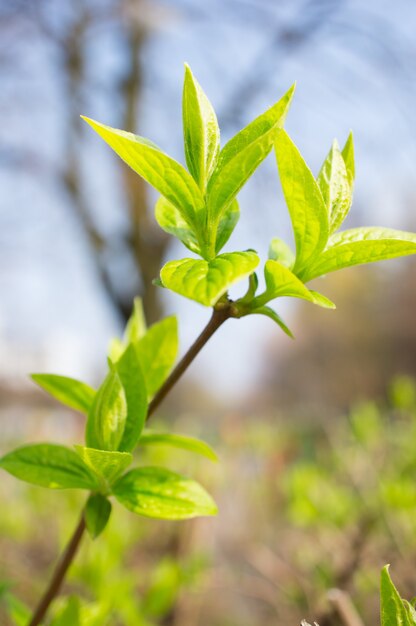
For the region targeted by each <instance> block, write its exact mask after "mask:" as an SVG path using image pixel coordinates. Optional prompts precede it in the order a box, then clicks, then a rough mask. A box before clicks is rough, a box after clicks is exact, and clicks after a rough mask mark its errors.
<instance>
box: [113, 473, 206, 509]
mask: <svg viewBox="0 0 416 626" xmlns="http://www.w3.org/2000/svg"><path fill="white" fill-rule="evenodd" d="M113 493H114V495H115V496H116V498H117V500H118V501H119V502H121V504H123V505H124V506H125V507H126V508H127V509H129V510H130V511H133V513H137V514H138V515H144V516H145V517H154V518H157V519H171V520H174V519H188V518H191V517H197V516H200V515H216V513H217V507H216V505H215V502H214V501H213V500H212V498H211V496H209V495H208V494H207V492H206V491H205V490H204V489H203V488H202V487H201V485H199V484H198V483H197V482H195V481H193V480H190V479H189V478H185V477H183V476H179V475H178V474H175V473H173V472H170V471H168V470H166V469H163V468H161V467H141V468H139V469H134V470H132V471H131V472H128V473H127V474H125V476H123V477H122V478H120V480H119V481H118V482H117V483H116V484H115V485H114V489H113Z"/></svg>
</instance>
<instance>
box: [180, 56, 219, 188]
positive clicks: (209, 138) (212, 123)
mask: <svg viewBox="0 0 416 626" xmlns="http://www.w3.org/2000/svg"><path fill="white" fill-rule="evenodd" d="M182 111H183V135H184V143H185V157H186V163H187V165H188V169H189V171H190V172H191V174H192V176H193V177H194V179H195V180H196V182H197V183H198V185H199V187H200V189H201V190H202V191H205V186H206V183H207V181H208V179H209V177H210V175H211V172H212V170H213V169H214V167H215V164H216V162H217V158H218V154H219V150H220V129H219V128H218V122H217V116H216V115H215V111H214V109H213V108H212V105H211V103H210V101H209V100H208V98H207V96H206V95H205V93H204V92H203V90H202V89H201V86H200V85H199V83H198V82H197V81H196V79H195V77H194V76H193V74H192V72H191V69H190V67H189V66H188V65H186V64H185V80H184V85H183V99H182Z"/></svg>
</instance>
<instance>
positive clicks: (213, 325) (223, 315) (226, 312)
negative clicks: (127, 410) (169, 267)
mask: <svg viewBox="0 0 416 626" xmlns="http://www.w3.org/2000/svg"><path fill="white" fill-rule="evenodd" d="M230 316H231V312H230V309H229V308H224V309H220V310H218V311H217V310H215V309H214V311H213V313H212V317H211V319H210V320H209V322H208V324H207V325H206V326H205V328H204V330H203V331H202V333H201V334H200V335H199V337H197V338H196V339H195V341H194V343H193V344H192V346H191V347H190V348H189V350H188V351H187V353H186V354H185V355H184V356H183V357H182V359H181V360H180V361H179V363H178V364H177V366H176V367H175V368H174V369H173V370H172V373H171V374H170V376H168V378H167V379H166V380H165V382H164V383H163V385H162V386H161V388H160V389H159V391H158V392H157V394H156V395H155V397H154V398H153V400H152V401H151V402H150V404H149V408H148V411H147V419H149V418H150V417H151V415H152V414H153V413H154V411H155V410H156V409H157V407H158V406H159V404H160V403H161V402H162V401H163V400H164V398H165V396H166V395H167V394H168V393H169V391H170V390H171V389H172V387H173V386H174V385H175V383H176V382H177V381H178V379H179V378H180V377H181V376H182V374H183V373H184V372H185V370H186V369H187V368H188V367H189V365H190V364H191V363H192V361H193V360H194V358H195V357H196V356H197V354H198V353H199V352H200V351H201V349H202V348H203V347H204V346H205V344H206V343H207V341H208V340H209V339H210V338H211V337H212V335H213V334H214V333H215V331H216V330H218V328H219V327H220V326H221V324H223V323H224V322H225V320H227V319H228V318H229V317H230Z"/></svg>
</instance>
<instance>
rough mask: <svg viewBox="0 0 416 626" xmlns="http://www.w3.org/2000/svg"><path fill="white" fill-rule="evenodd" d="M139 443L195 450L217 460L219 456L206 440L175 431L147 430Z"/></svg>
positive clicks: (212, 459)
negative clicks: (158, 431)
mask: <svg viewBox="0 0 416 626" xmlns="http://www.w3.org/2000/svg"><path fill="white" fill-rule="evenodd" d="M139 445H145V446H148V445H167V446H172V447H174V448H180V449H182V450H188V451H189V452H195V453H196V454H200V455H201V456H205V457H206V458H207V459H210V460H211V461H217V460H218V457H217V455H216V454H215V452H214V450H213V449H212V448H211V447H210V446H209V445H208V444H207V443H205V441H201V440H200V439H195V437H187V436H185V435H176V434H174V433H157V432H154V431H153V430H145V431H144V433H143V434H142V436H141V437H140V439H139Z"/></svg>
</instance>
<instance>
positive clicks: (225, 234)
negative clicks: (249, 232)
mask: <svg viewBox="0 0 416 626" xmlns="http://www.w3.org/2000/svg"><path fill="white" fill-rule="evenodd" d="M239 219H240V207H239V205H238V202H237V200H233V201H232V202H231V204H229V205H228V206H227V208H226V209H224V211H223V213H222V215H221V218H220V221H219V224H218V230H217V239H216V242H215V254H218V253H219V252H220V250H221V249H222V248H223V247H224V246H225V244H226V243H227V241H228V240H229V238H230V237H231V234H232V232H233V230H234V228H235V227H236V225H237V222H238V220H239Z"/></svg>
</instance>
